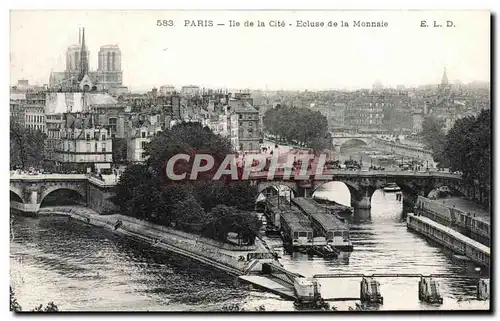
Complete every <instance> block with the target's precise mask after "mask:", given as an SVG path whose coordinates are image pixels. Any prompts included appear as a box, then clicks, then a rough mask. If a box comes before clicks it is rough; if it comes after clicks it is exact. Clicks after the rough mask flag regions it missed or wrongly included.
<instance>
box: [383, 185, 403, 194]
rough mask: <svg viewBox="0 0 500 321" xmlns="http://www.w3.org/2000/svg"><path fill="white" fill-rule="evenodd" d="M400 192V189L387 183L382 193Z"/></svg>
mask: <svg viewBox="0 0 500 321" xmlns="http://www.w3.org/2000/svg"><path fill="white" fill-rule="evenodd" d="M399 191H401V187H399V186H398V185H396V183H389V184H387V185H385V186H384V192H389V193H391V192H399Z"/></svg>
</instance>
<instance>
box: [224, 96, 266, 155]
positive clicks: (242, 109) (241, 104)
mask: <svg viewBox="0 0 500 321" xmlns="http://www.w3.org/2000/svg"><path fill="white" fill-rule="evenodd" d="M228 113H229V124H230V128H228V131H229V133H230V140H231V144H232V145H233V148H234V149H235V150H236V151H239V152H259V151H260V118H259V111H258V110H257V109H255V108H254V107H253V106H252V105H251V104H250V103H249V102H248V100H246V99H230V100H229V105H228Z"/></svg>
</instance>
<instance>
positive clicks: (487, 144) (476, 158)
mask: <svg viewBox="0 0 500 321" xmlns="http://www.w3.org/2000/svg"><path fill="white" fill-rule="evenodd" d="M491 139H492V138H491V112H490V110H489V109H487V110H482V111H481V113H480V114H479V115H478V116H477V117H466V118H462V119H459V120H457V121H456V122H455V124H454V126H453V127H452V128H451V129H450V131H449V132H448V134H447V135H446V138H445V142H444V147H443V153H442V155H443V157H444V158H446V159H447V161H448V162H449V164H450V169H451V170H452V171H461V172H463V177H464V179H466V180H478V181H480V182H481V183H484V184H486V185H487V186H488V187H490V186H491V156H492V155H491Z"/></svg>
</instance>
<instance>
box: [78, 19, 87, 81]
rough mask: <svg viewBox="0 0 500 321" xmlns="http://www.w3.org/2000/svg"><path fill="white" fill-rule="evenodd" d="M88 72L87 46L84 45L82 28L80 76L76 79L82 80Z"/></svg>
mask: <svg viewBox="0 0 500 321" xmlns="http://www.w3.org/2000/svg"><path fill="white" fill-rule="evenodd" d="M88 72H89V52H88V50H87V46H86V45H85V28H83V30H82V46H81V50H80V76H79V77H78V80H79V81H80V80H82V79H83V77H84V76H85V75H86V74H87V73H88Z"/></svg>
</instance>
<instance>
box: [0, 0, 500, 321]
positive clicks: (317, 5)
mask: <svg viewBox="0 0 500 321" xmlns="http://www.w3.org/2000/svg"><path fill="white" fill-rule="evenodd" d="M499 5H500V1H498V0H468V1H465V0H449V1H443V0H441V1H437V0H412V1H402V0H399V1H388V0H377V1H373V0H371V1H370V0H364V1H361V0H357V1H356V0H349V1H346V0H342V1H317V0H304V1H296V0H288V1H281V2H280V1H276V0H255V1H235V0H232V1H231V0H226V1H210V2H209V1H203V0H198V1H194V0H182V1H181V0H171V1H168V5H166V4H164V3H163V2H162V1H152V0H141V1H133V0H120V1H109V0H85V1H81V0H74V1H63V0H58V1H55V0H52V1H47V0H45V1H43V0H39V1H24V0H20V1H12V0H9V1H3V2H2V3H1V6H2V9H3V10H2V11H1V16H0V21H1V22H2V27H3V28H2V29H3V30H2V31H3V37H2V38H1V39H2V42H3V46H4V48H5V50H2V58H3V59H2V61H3V62H4V63H3V64H1V65H0V66H1V67H0V68H2V73H1V74H3V75H6V76H5V77H2V86H0V88H1V95H2V101H3V102H4V106H3V108H2V109H1V112H2V113H3V115H2V116H3V117H0V121H1V122H2V123H1V124H0V128H1V129H2V131H3V133H2V134H1V135H0V140H1V142H2V148H3V150H4V153H5V154H4V155H5V157H3V158H2V167H1V168H2V171H0V175H2V177H3V176H5V178H4V180H3V181H4V182H5V184H2V185H1V186H2V189H3V188H5V190H4V191H2V194H1V195H5V198H4V199H5V200H6V201H5V202H2V204H4V206H5V209H4V211H3V213H2V215H0V217H1V219H2V222H1V224H0V226H1V227H2V228H3V229H4V233H0V235H1V237H2V243H1V247H0V248H1V253H0V255H1V257H2V258H5V261H3V262H9V261H8V259H7V258H8V255H9V229H8V227H9V222H8V220H9V215H8V213H9V209H8V208H7V207H8V202H9V199H8V198H7V181H8V174H7V168H8V162H9V159H8V158H7V157H8V156H7V155H9V153H8V149H9V140H8V135H9V133H8V128H9V124H8V122H9V116H8V108H9V107H8V105H7V101H8V97H9V92H8V86H9V78H8V77H7V75H8V73H9V69H8V65H7V61H8V59H9V53H8V48H9V11H8V10H10V9H49V8H50V9H118V8H120V9H212V10H214V9H254V10H259V9H260V10H263V9H337V10H338V9H354V10H369V9H378V10H380V9H431V10H432V9H447V10H451V9H455V10H456V9H490V10H492V11H493V12H498V11H499V10H498V8H499ZM496 24H498V21H497V22H496ZM496 29H497V28H496V26H495V30H496ZM464 41H467V39H464ZM478 59H481V58H480V57H478ZM492 89H493V90H494V89H496V88H492ZM495 107H496V106H492V107H491V108H492V109H495ZM496 113H497V111H496V112H495V114H496ZM497 132H498V130H497ZM495 141H496V144H495V145H496V146H495V147H499V146H497V144H500V143H499V142H500V137H498V136H497V135H495ZM495 149H498V148H495ZM496 192H497V193H495V196H496V197H495V200H497V202H499V201H500V197H499V196H500V195H498V194H500V192H499V191H498V190H497V191H496ZM496 221H497V224H498V221H500V219H498V218H497V219H496ZM495 228H497V226H495ZM495 248H496V247H495ZM495 263H497V265H498V264H499V263H498V262H496V260H495ZM1 269H2V276H3V277H2V279H1V285H0V295H1V297H0V302H3V303H4V304H6V303H7V296H8V294H7V293H8V292H7V285H8V283H9V273H8V272H9V264H8V263H6V264H3V265H2V267H1ZM495 275H497V274H495ZM497 277H498V276H497ZM495 292H496V291H495ZM495 297H496V293H495ZM2 298H3V299H2ZM1 315H2V318H1V320H7V319H9V320H10V319H11V318H13V315H12V314H11V313H10V312H8V311H7V307H6V306H5V305H4V306H3V307H2V309H1ZM121 316H122V315H105V316H104V315H103V316H96V315H88V316H86V317H91V318H93V319H97V320H99V319H104V318H106V319H109V318H116V317H121ZM269 316H270V315H269V314H267V315H264V317H269ZM128 317H129V318H131V319H135V320H139V319H142V318H143V317H144V316H139V315H130V316H128ZM149 317H154V318H165V317H168V318H172V317H173V318H176V317H177V315H175V316H174V315H170V316H169V315H162V316H149ZM207 317H208V318H218V317H219V316H218V315H213V316H212V315H192V316H189V318H207ZM229 317H237V318H245V319H246V318H255V317H256V315H255V314H254V315H233V316H229ZM291 317H293V316H292V315H286V314H284V315H273V316H272V318H279V319H289V318H291ZM299 317H300V318H310V317H311V316H310V315H300V316H299ZM328 317H330V316H328ZM382 317H389V316H386V315H382V316H376V314H375V315H370V318H373V319H375V318H376V319H379V318H382ZM390 317H391V318H394V317H396V318H401V317H402V316H390ZM424 317H425V318H426V319H431V318H436V316H424ZM449 317H456V316H455V315H450V316H449ZM63 318H64V319H67V318H74V316H73V315H71V316H64V317H63ZM331 318H345V316H338V315H335V314H332V316H331ZM404 318H407V316H405V317H404Z"/></svg>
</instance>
